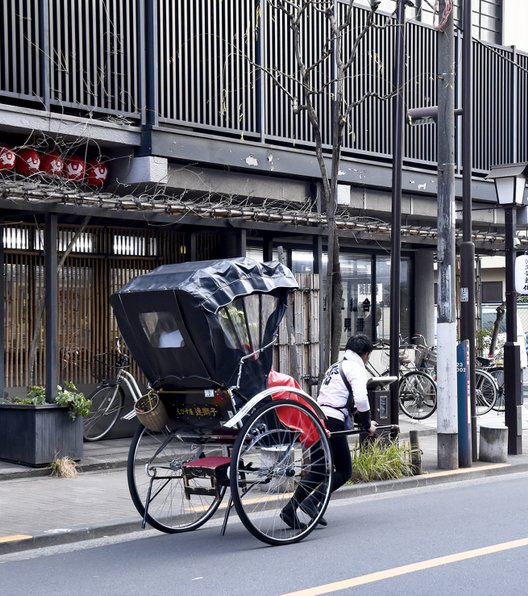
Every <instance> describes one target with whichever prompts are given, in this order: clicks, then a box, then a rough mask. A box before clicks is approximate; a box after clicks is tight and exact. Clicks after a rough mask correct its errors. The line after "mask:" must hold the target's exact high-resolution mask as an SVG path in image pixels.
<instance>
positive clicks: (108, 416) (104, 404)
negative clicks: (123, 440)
mask: <svg viewBox="0 0 528 596" xmlns="http://www.w3.org/2000/svg"><path fill="white" fill-rule="evenodd" d="M90 401H91V402H92V406H91V410H90V414H89V416H86V417H85V418H84V422H83V424H84V430H83V436H84V440H85V441H98V440H99V439H102V438H103V437H105V436H106V435H107V434H108V433H109V432H110V431H111V430H112V428H113V427H114V424H115V423H116V421H117V419H118V417H119V413H120V412H121V409H122V408H123V404H124V402H125V394H124V392H123V390H122V389H121V387H120V386H119V385H108V386H107V387H101V388H100V389H97V390H96V392H95V393H94V394H93V395H92V396H91V397H90Z"/></svg>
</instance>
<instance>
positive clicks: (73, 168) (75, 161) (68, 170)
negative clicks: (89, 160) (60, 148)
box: [62, 157, 86, 180]
mask: <svg viewBox="0 0 528 596" xmlns="http://www.w3.org/2000/svg"><path fill="white" fill-rule="evenodd" d="M85 171H86V163H85V162H84V160H83V159H81V158H80V157H70V159H67V160H66V161H65V162H64V169H63V171H62V175H63V176H64V177H65V178H67V179H68V180H82V179H83V178H84V173H85Z"/></svg>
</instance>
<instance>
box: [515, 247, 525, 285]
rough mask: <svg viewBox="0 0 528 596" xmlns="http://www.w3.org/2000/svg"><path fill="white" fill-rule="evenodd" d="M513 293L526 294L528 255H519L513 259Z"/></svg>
mask: <svg viewBox="0 0 528 596" xmlns="http://www.w3.org/2000/svg"><path fill="white" fill-rule="evenodd" d="M515 291H516V292H517V293H518V294H528V255H520V256H518V257H517V258H516V259H515Z"/></svg>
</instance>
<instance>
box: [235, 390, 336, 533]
mask: <svg viewBox="0 0 528 596" xmlns="http://www.w3.org/2000/svg"><path fill="white" fill-rule="evenodd" d="M280 393H281V397H283V396H284V389H282V390H281V392H280ZM231 462H232V463H231V467H230V474H229V475H230V484H231V494H232V498H233V503H234V506H235V509H236V511H237V513H238V516H239V518H240V520H241V521H242V523H243V524H244V526H245V527H246V528H247V529H248V530H249V532H251V534H253V536H255V537H256V538H258V539H259V540H262V541H263V542H266V543H268V544H271V545H281V544H291V543H293V542H298V541H299V540H302V539H303V538H305V537H306V536H308V534H310V532H311V531H312V530H313V529H314V528H315V526H316V525H317V522H318V520H319V518H320V517H322V515H323V513H324V511H325V509H326V506H327V504H328V500H329V497H330V477H331V471H332V456H331V451H330V446H329V442H328V438H327V435H326V431H325V429H324V428H323V426H322V424H321V422H320V420H319V418H318V417H317V415H316V414H315V413H314V412H313V411H312V410H311V409H309V408H308V407H306V406H305V405H304V404H302V403H299V402H298V401H293V400H287V399H279V400H274V399H273V397H272V401H271V403H267V404H265V405H264V406H263V407H262V408H260V409H258V410H257V411H255V412H254V413H253V414H252V415H251V416H250V417H249V419H248V420H247V422H246V423H245V424H244V426H243V428H242V429H241V430H240V432H239V434H238V436H237V440H236V442H235V445H234V447H233V455H232V460H231ZM300 483H302V487H303V488H304V489H305V490H304V495H303V496H306V495H307V494H310V493H313V494H314V495H317V498H318V500H319V503H320V508H319V514H318V515H317V516H316V517H314V518H313V519H312V518H310V517H309V516H307V515H306V514H304V513H303V512H302V511H301V509H300V508H298V509H297V519H298V521H299V522H300V524H299V526H298V527H293V528H292V527H289V526H288V525H287V524H286V523H285V522H284V521H283V520H282V519H281V512H282V509H283V508H284V507H285V506H286V505H287V504H288V503H289V502H290V500H291V498H292V496H293V493H294V492H295V490H296V489H297V487H298V486H299V484H300ZM303 488H301V489H300V490H301V491H302V490H303ZM296 496H299V495H298V494H296ZM294 526H296V524H294Z"/></svg>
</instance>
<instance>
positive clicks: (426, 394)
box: [367, 344, 437, 420]
mask: <svg viewBox="0 0 528 596" xmlns="http://www.w3.org/2000/svg"><path fill="white" fill-rule="evenodd" d="M376 347H378V348H380V347H381V348H382V349H384V350H385V348H386V346H385V345H384V344H381V345H380V344H378V345H377V346H376ZM408 347H412V348H413V349H414V348H415V346H414V345H412V346H408V345H405V344H403V345H401V346H400V349H406V348H408ZM399 363H400V371H401V370H402V368H403V369H407V370H405V372H403V373H402V374H401V375H400V379H399V381H398V399H399V404H400V408H401V410H402V412H403V413H404V414H405V415H406V416H408V417H409V418H413V419H415V420H424V419H425V418H429V416H431V415H432V414H433V413H434V411H435V410H436V406H437V403H436V397H437V390H436V383H435V380H434V379H433V377H432V376H431V375H430V374H429V373H427V372H425V371H422V370H418V368H417V366H416V363H415V361H413V359H411V358H409V357H408V356H407V355H405V354H400V357H399ZM367 370H368V371H369V372H370V373H371V374H373V375H374V376H386V375H388V374H389V371H388V370H387V371H385V372H383V373H381V374H380V372H379V371H377V370H376V368H375V367H374V365H373V364H372V363H371V362H368V363H367Z"/></svg>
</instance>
